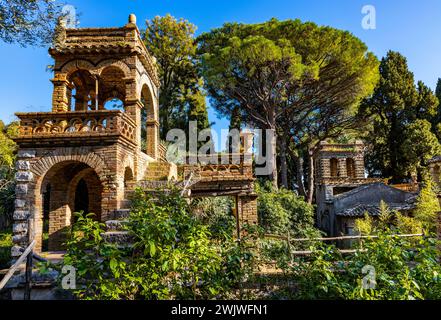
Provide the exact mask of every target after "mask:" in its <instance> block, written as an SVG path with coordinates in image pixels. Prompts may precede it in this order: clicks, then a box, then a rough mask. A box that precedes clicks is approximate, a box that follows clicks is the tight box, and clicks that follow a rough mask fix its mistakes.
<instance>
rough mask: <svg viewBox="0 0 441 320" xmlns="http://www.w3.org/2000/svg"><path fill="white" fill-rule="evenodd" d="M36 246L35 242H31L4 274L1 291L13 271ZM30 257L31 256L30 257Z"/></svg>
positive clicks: (0, 283) (0, 284) (0, 286)
mask: <svg viewBox="0 0 441 320" xmlns="http://www.w3.org/2000/svg"><path fill="white" fill-rule="evenodd" d="M35 244H36V241H35V240H33V241H32V242H31V244H30V245H29V246H28V247H27V248H26V250H25V251H24V252H23V253H22V255H21V256H20V258H18V259H17V261H16V262H15V263H14V264H13V265H12V266H11V268H9V271H8V272H7V273H6V274H5V276H4V277H3V279H2V281H1V282H0V290H2V289H3V288H4V287H5V286H6V284H7V283H8V281H9V280H10V279H11V277H12V276H13V275H14V273H15V271H16V270H17V269H18V267H19V266H20V265H21V264H22V263H23V261H24V260H25V259H26V258H27V257H28V256H29V254H31V253H32V250H33V249H34V247H35ZM31 257H32V256H31ZM28 263H29V261H28V262H27V263H26V269H28Z"/></svg>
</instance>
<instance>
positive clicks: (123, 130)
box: [16, 110, 136, 142]
mask: <svg viewBox="0 0 441 320" xmlns="http://www.w3.org/2000/svg"><path fill="white" fill-rule="evenodd" d="M16 115H17V117H18V118H19V119H20V128H19V138H44V137H57V136H60V137H68V138H69V137H84V136H94V135H96V136H100V135H122V136H123V137H125V138H126V139H128V140H130V141H132V142H135V138H136V137H135V134H136V124H135V122H134V121H133V119H132V118H130V116H129V115H127V114H125V113H124V112H123V111H120V110H94V111H75V112H32V113H17V114H16Z"/></svg>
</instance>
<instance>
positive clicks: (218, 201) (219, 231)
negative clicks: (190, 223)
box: [191, 197, 236, 240]
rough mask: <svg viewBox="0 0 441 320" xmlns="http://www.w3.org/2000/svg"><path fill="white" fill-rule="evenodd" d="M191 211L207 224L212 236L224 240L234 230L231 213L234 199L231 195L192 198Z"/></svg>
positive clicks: (234, 221) (233, 220)
mask: <svg viewBox="0 0 441 320" xmlns="http://www.w3.org/2000/svg"><path fill="white" fill-rule="evenodd" d="M191 206H192V212H193V213H194V214H195V215H196V216H197V217H198V218H199V219H200V220H201V222H202V223H203V224H204V225H207V226H208V229H209V231H210V234H211V236H212V238H215V239H219V240H224V239H228V238H231V236H232V235H233V234H234V233H235V232H236V230H235V229H236V219H235V217H234V215H233V207H234V199H232V198H231V197H209V198H199V199H194V200H192V203H191Z"/></svg>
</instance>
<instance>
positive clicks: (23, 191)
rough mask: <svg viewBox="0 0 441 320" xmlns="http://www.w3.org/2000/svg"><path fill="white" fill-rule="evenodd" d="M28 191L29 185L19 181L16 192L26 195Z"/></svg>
mask: <svg viewBox="0 0 441 320" xmlns="http://www.w3.org/2000/svg"><path fill="white" fill-rule="evenodd" d="M27 193H28V185H27V184H23V183H19V184H17V185H16V186H15V194H16V195H18V196H20V195H26V194H27Z"/></svg>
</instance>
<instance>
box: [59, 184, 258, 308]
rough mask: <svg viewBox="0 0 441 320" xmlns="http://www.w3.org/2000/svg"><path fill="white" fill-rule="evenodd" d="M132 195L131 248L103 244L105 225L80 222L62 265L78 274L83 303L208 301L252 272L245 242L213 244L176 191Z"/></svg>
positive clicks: (83, 219)
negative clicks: (92, 301) (103, 300)
mask: <svg viewBox="0 0 441 320" xmlns="http://www.w3.org/2000/svg"><path fill="white" fill-rule="evenodd" d="M156 197H157V198H156V199H153V198H152V197H151V196H149V195H145V194H144V193H143V192H142V191H141V190H138V191H137V192H136V196H135V198H134V203H133V209H132V212H131V215H130V217H129V219H128V222H127V226H126V229H127V230H128V231H129V233H130V235H131V236H132V238H133V246H131V247H118V246H115V245H111V244H108V243H106V242H105V241H104V240H103V238H102V236H101V234H102V233H103V232H104V230H103V225H102V224H100V223H98V222H95V221H93V220H92V219H91V217H90V216H86V217H81V216H80V217H79V219H78V222H77V223H76V224H75V225H74V228H73V232H72V235H71V237H70V239H69V241H68V242H67V248H68V251H67V254H66V256H65V260H64V263H65V264H69V265H72V266H75V267H76V268H77V277H78V278H79V279H78V280H77V281H78V282H80V283H82V284H83V286H82V287H81V288H80V289H78V290H76V291H75V294H76V295H77V297H79V298H81V299H148V300H152V299H211V298H218V297H222V296H225V295H228V294H231V289H232V288H233V287H237V286H238V284H239V283H241V282H242V281H243V278H244V276H245V275H244V272H247V271H249V269H250V268H252V262H253V254H252V253H251V252H250V251H249V248H248V247H247V246H246V244H245V243H244V242H246V241H244V242H240V243H237V242H235V241H233V238H232V236H230V237H228V238H225V239H224V240H223V241H219V239H212V236H211V234H210V231H209V227H208V226H207V225H204V224H202V222H201V220H200V219H199V218H198V217H196V216H195V215H192V214H191V207H190V205H189V204H188V203H187V201H186V200H185V199H183V198H182V197H181V196H180V195H179V193H178V191H171V192H169V193H167V194H166V193H164V192H160V193H158V194H157V195H156Z"/></svg>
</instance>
